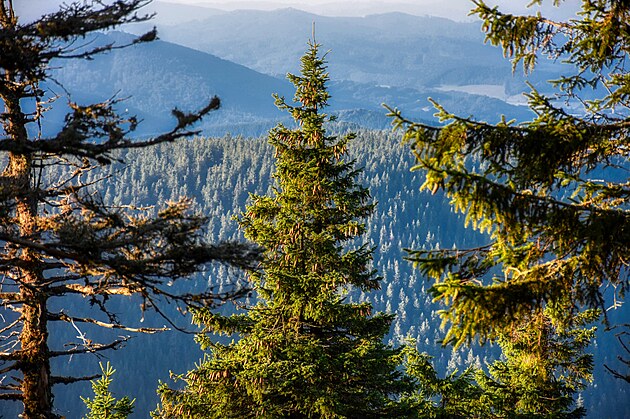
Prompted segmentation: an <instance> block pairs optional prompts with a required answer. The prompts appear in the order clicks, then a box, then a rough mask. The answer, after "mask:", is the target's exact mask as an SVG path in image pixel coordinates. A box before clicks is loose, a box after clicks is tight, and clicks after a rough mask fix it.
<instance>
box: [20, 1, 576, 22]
mask: <svg viewBox="0 0 630 419" xmlns="http://www.w3.org/2000/svg"><path fill="white" fill-rule="evenodd" d="M71 1H72V0H14V5H15V7H16V9H18V15H19V16H22V17H24V18H26V19H35V18H36V17H38V16H39V15H40V14H41V13H42V12H44V13H46V12H52V11H55V10H56V8H57V7H58V5H59V4H60V3H70V2H71ZM155 1H157V0H155ZM161 1H162V0H161ZM163 1H164V2H168V3H181V4H190V5H196V6H204V7H211V8H218V9H223V10H235V9H261V10H272V9H278V8H283V7H295V8H299V9H302V10H306V11H309V12H312V13H316V14H323V15H329V16H363V15H366V14H374V13H386V12H405V13H411V14H416V15H433V16H440V17H447V18H450V19H453V20H471V19H474V18H471V17H467V14H468V11H469V10H470V8H471V7H472V2H471V1H470V0H308V1H307V0H168V1H167V0H163ZM486 3H487V4H488V5H499V6H500V8H501V10H503V11H506V12H510V13H530V14H531V13H536V12H537V11H539V10H541V8H540V7H537V6H536V7H531V8H529V9H528V8H527V7H526V5H527V4H528V3H530V0H486ZM580 3H581V1H580V0H566V1H565V2H563V3H562V6H561V7H560V8H555V7H553V6H551V0H547V1H544V2H543V4H544V5H545V6H544V7H543V8H542V10H541V12H542V13H543V14H544V15H545V16H548V17H551V18H554V19H566V18H568V17H573V16H575V11H577V10H578V9H579V5H580Z"/></svg>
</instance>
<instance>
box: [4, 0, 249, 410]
mask: <svg viewBox="0 0 630 419" xmlns="http://www.w3.org/2000/svg"><path fill="white" fill-rule="evenodd" d="M146 3H147V1H145V0H119V1H115V2H111V3H103V2H100V1H90V2H80V3H79V2H75V3H70V4H64V5H63V6H61V9H60V10H59V11H58V12H56V13H53V14H49V15H46V16H43V17H41V18H40V19H39V20H37V21H35V22H32V23H20V22H19V19H18V17H17V16H16V15H15V11H14V9H13V2H12V1H11V0H2V1H0V76H1V77H0V98H1V99H2V102H3V104H4V112H3V113H2V114H1V115H0V121H1V123H2V128H3V131H2V133H1V134H0V135H1V137H0V153H1V155H0V161H1V162H2V164H3V165H5V168H4V171H3V172H2V174H1V175H0V245H1V246H2V250H1V251H0V274H1V275H2V278H3V281H2V289H1V290H0V304H1V305H2V307H3V309H6V310H7V312H3V313H2V318H3V321H4V324H3V326H2V328H1V332H0V333H1V335H0V348H2V349H1V351H2V352H0V374H1V375H2V378H0V399H2V400H17V401H22V403H23V404H24V413H23V417H24V418H38V419H39V418H52V417H55V414H54V412H53V404H52V387H53V386H54V385H55V384H59V383H63V384H69V383H72V382H75V381H77V380H83V379H89V378H93V377H60V376H55V375H52V374H51V371H50V360H51V358H54V357H60V356H68V355H76V354H82V353H94V352H98V351H101V350H105V349H109V348H117V347H119V346H120V345H121V344H122V343H123V342H124V341H125V339H126V337H121V338H119V339H116V340H114V341H110V342H106V343H97V342H93V341H92V340H90V339H88V338H87V337H84V338H83V339H82V340H81V341H78V342H72V343H70V344H69V347H66V348H65V349H61V348H50V347H49V345H48V337H49V336H48V335H49V322H69V323H71V324H72V326H73V327H74V328H76V329H79V327H80V325H81V324H82V323H84V324H85V323H89V324H91V325H97V326H102V327H105V328H115V329H121V330H126V331H134V332H148V333H151V332H155V331H156V330H155V329H149V328H131V327H126V326H124V325H122V324H120V322H119V321H118V319H117V318H116V316H115V315H114V314H113V313H111V312H110V311H109V310H108V308H107V307H108V304H107V303H108V301H109V300H110V299H112V298H116V297H120V298H128V297H131V296H138V297H139V300H140V301H142V307H143V309H144V308H146V307H150V308H153V309H155V310H156V311H158V313H162V312H161V311H160V309H159V307H160V302H161V301H164V300H170V301H175V302H177V303H181V304H193V305H198V306H202V305H205V304H211V303H213V302H215V301H217V299H218V298H220V297H222V296H217V295H214V294H212V293H211V292H208V291H207V290H204V291H203V292H202V293H200V294H198V295H189V294H186V295H180V294H176V293H174V292H173V291H172V289H170V288H168V287H167V280H168V281H171V280H174V279H178V278H183V277H186V276H188V275H190V274H192V273H194V272H196V271H197V270H198V269H199V267H200V266H201V264H203V263H206V262H209V261H212V260H218V261H224V262H229V263H233V264H236V265H246V264H248V260H249V259H248V258H247V256H248V252H249V250H250V248H249V247H247V246H240V245H235V244H225V245H217V246H211V245H208V244H206V243H204V242H203V241H202V240H201V231H200V229H201V227H202V226H203V223H204V220H203V218H202V217H199V216H197V215H194V214H191V213H190V212H189V211H188V203H187V201H185V200H182V201H181V202H176V203H172V204H169V205H168V206H166V207H165V208H164V209H162V210H161V211H160V212H159V213H158V215H157V216H156V217H150V216H149V215H148V214H145V213H143V212H142V211H140V210H137V211H134V210H132V209H129V210H124V209H122V208H113V207H111V206H107V205H105V204H103V202H101V201H100V199H99V197H98V195H97V194H95V193H94V192H93V191H91V190H90V187H91V186H92V185H89V184H86V183H85V182H84V181H83V179H84V178H83V175H84V174H85V173H86V172H88V171H90V170H92V169H93V168H95V167H96V166H98V165H105V164H108V163H110V162H111V161H112V159H113V158H114V157H113V153H114V152H115V151H116V150H119V149H127V148H135V147H146V146H149V145H152V144H158V143H162V142H166V141H174V140H176V139H178V138H181V137H185V136H188V135H191V134H193V133H194V131H190V130H189V126H190V125H191V124H193V123H194V122H196V121H198V120H199V119H200V118H201V117H202V116H203V115H204V114H205V113H207V112H209V111H211V110H213V109H216V108H217V107H218V106H219V100H218V99H217V98H213V99H212V100H211V101H210V103H209V104H208V105H207V106H206V107H205V108H204V109H202V110H201V111H200V112H196V113H191V114H186V113H183V112H181V111H178V110H175V111H173V113H174V116H175V117H176V118H177V122H176V125H175V127H174V128H173V130H172V131H170V132H167V133H165V134H163V135H160V136H158V137H156V138H152V139H147V140H142V141H133V140H131V139H130V138H129V135H130V134H131V133H132V131H133V130H134V128H135V126H136V123H137V121H136V120H135V118H126V119H125V118H123V117H121V116H119V115H118V114H117V113H116V111H115V110H114V105H115V103H112V102H106V103H98V104H95V105H89V106H80V105H78V104H75V103H72V102H70V103H69V107H70V113H69V114H68V115H67V116H66V118H65V121H64V124H63V128H62V129H61V131H59V132H58V133H57V134H56V135H53V136H50V137H45V136H44V135H42V133H41V131H39V132H38V127H41V120H42V117H43V114H44V112H45V110H46V107H47V106H48V103H47V102H46V100H47V97H46V92H45V91H43V89H42V83H43V82H44V81H47V80H49V78H50V66H51V62H52V60H56V61H55V65H59V63H60V62H61V61H60V60H63V59H67V58H85V59H89V58H91V57H93V56H94V55H96V54H98V53H102V52H106V51H109V50H111V49H113V48H121V47H124V45H105V46H99V47H90V40H89V39H85V37H86V36H87V35H89V34H90V33H92V32H94V31H102V30H106V29H110V28H113V27H116V26H119V25H121V24H126V23H132V22H140V21H144V20H147V19H148V18H149V16H142V15H138V14H137V13H136V12H137V11H138V9H139V8H140V7H142V6H143V5H145V4H146ZM154 38H155V31H151V32H149V33H147V34H145V35H143V36H141V37H139V38H137V39H136V40H135V41H134V42H133V43H134V44H135V43H141V42H147V41H151V40H152V39H154ZM84 39H85V40H84ZM60 167H64V168H66V170H65V172H64V173H66V175H62V176H61V178H51V177H50V176H49V173H50V171H51V170H53V169H59V168H60ZM72 296H79V297H84V298H82V299H73V301H75V303H76V302H77V301H82V302H83V304H85V303H88V304H89V306H92V307H97V308H99V309H100V311H101V312H102V313H101V317H100V318H94V317H82V315H83V312H82V313H81V314H79V315H76V314H73V313H72V312H70V310H68V309H67V308H64V309H63V310H60V311H51V308H50V307H51V302H52V301H54V300H58V299H60V298H62V299H63V298H64V297H70V298H71V297H72ZM71 299H72V298H71ZM66 300H67V299H66ZM66 300H63V301H66ZM62 304H63V303H62ZM86 307H87V306H86ZM8 310H13V312H14V313H15V314H13V315H12V314H11V313H10V312H8ZM80 335H81V333H80ZM16 372H17V373H18V374H17V376H16ZM12 381H13V382H12Z"/></svg>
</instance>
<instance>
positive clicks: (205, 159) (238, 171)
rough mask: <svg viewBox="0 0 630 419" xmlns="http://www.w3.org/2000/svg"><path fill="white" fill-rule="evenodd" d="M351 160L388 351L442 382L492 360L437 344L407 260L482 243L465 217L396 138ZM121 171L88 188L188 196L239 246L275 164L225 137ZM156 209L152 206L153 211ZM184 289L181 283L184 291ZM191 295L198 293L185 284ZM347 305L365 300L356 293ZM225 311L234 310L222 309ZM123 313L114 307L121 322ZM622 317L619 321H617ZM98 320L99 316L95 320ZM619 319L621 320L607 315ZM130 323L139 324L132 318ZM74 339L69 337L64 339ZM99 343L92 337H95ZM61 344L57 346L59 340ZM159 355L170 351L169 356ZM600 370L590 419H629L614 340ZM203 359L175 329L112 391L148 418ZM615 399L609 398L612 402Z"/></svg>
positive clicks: (381, 134)
mask: <svg viewBox="0 0 630 419" xmlns="http://www.w3.org/2000/svg"><path fill="white" fill-rule="evenodd" d="M350 152H351V155H352V156H353V157H354V158H356V159H357V166H358V167H364V168H365V171H364V173H363V174H362V177H361V182H362V183H363V184H364V185H365V186H367V187H368V188H369V190H370V191H371V193H372V195H373V197H374V199H375V201H377V202H378V204H377V206H376V212H375V214H374V216H373V217H372V218H371V219H370V220H369V223H368V235H369V238H370V242H371V243H372V244H373V246H374V247H375V252H374V264H375V268H376V269H377V270H378V272H379V274H380V275H381V276H382V277H383V278H384V281H383V287H382V289H381V290H380V291H377V292H373V293H371V296H370V298H369V301H371V302H372V303H373V304H374V307H375V309H376V310H378V311H384V312H391V313H395V314H396V319H395V320H394V324H393V326H392V334H391V336H390V337H389V341H390V342H391V343H394V344H399V343H401V342H403V341H404V340H405V339H406V338H414V339H416V340H417V342H418V346H419V349H420V350H421V351H426V352H428V353H430V354H431V355H433V356H434V357H435V358H434V361H435V366H436V369H437V370H438V371H440V372H441V373H442V374H445V373H446V372H447V371H453V370H455V369H457V370H459V371H462V370H463V369H464V368H465V367H466V366H467V365H468V364H470V363H479V365H482V366H483V365H484V364H485V362H486V361H488V362H489V361H492V360H493V359H494V358H495V357H496V355H497V354H498V352H497V350H496V349H493V348H492V347H483V348H473V349H470V348H464V349H462V350H460V351H457V352H453V351H452V349H451V348H449V347H446V348H443V347H441V345H440V344H439V340H440V338H441V337H442V336H443V332H442V331H441V330H440V320H439V319H438V317H437V314H436V311H437V310H439V309H440V307H439V306H437V305H436V304H433V303H432V302H431V297H430V296H429V295H428V294H426V292H425V291H426V290H427V289H428V283H426V282H425V280H424V279H423V278H422V277H421V275H420V274H419V273H418V271H416V270H414V269H413V268H412V266H411V265H410V263H408V262H406V261H405V260H404V257H405V255H406V253H405V252H404V250H403V249H404V248H417V247H420V246H422V245H428V246H430V247H433V248H438V247H441V248H450V247H451V246H452V245H453V243H454V241H455V240H456V241H457V242H458V243H465V244H466V245H469V246H476V245H480V244H483V243H484V238H483V237H482V236H479V235H478V234H476V233H474V232H472V231H471V230H467V229H465V228H464V223H463V216H462V215H460V214H455V213H453V212H452V210H451V208H450V206H449V205H448V203H447V202H446V200H445V199H444V198H443V197H442V196H441V195H439V194H438V195H431V194H429V193H426V192H419V190H418V189H419V185H420V184H421V183H422V176H421V175H420V174H418V173H416V172H411V171H410V168H411V167H412V165H413V157H412V156H411V154H410V153H409V152H408V150H407V149H406V148H405V147H404V146H402V145H401V144H400V139H399V138H398V136H396V135H393V134H392V133H391V132H388V131H360V132H359V137H358V138H357V139H356V140H354V141H353V142H351V146H350ZM120 157H121V158H123V159H124V160H126V161H127V162H128V164H126V165H118V164H116V165H112V166H111V167H109V168H107V170H106V172H104V173H91V174H90V175H89V176H88V177H86V178H85V180H86V181H91V180H93V179H95V178H97V177H101V176H103V175H106V174H108V173H109V174H111V173H117V176H116V177H112V180H105V182H104V183H103V184H102V186H101V193H102V195H103V197H104V199H105V201H106V202H110V203H112V204H115V205H141V206H144V205H160V204H163V203H164V202H166V201H169V200H176V199H178V198H179V197H181V196H190V197H192V198H193V199H194V201H195V207H196V208H197V209H199V210H200V211H201V212H202V213H203V214H204V215H206V216H207V217H208V221H209V224H208V229H207V237H208V239H209V240H211V241H218V240H222V239H242V235H241V233H240V232H239V231H238V230H237V227H236V222H235V221H234V220H233V217H234V216H235V215H237V214H239V213H240V212H241V211H243V210H244V209H245V205H246V203H247V202H248V194H249V193H263V194H264V193H266V192H268V189H269V188H270V185H271V179H270V173H271V172H272V170H273V164H274V158H273V154H272V150H271V148H270V146H269V145H268V144H267V142H266V140H265V139H264V138H258V139H250V138H241V137H229V136H228V137H224V138H219V139H212V138H195V139H193V140H190V141H185V142H180V143H178V144H167V145H166V144H165V145H161V146H159V147H156V148H153V149H146V150H141V151H133V152H129V153H127V154H125V155H121V156H120ZM156 209H157V207H156ZM241 275H242V274H239V273H238V272H236V271H234V270H231V269H228V268H225V267H222V266H215V267H212V268H211V269H210V270H209V271H207V272H205V273H204V274H203V275H200V276H198V277H197V278H196V281H202V282H207V284H208V285H209V286H214V287H216V289H217V290H227V289H230V288H231V287H233V285H234V283H235V282H238V280H239V278H242V276H241ZM181 285H183V284H180V286H181ZM190 287H191V289H193V288H194V287H193V286H192V285H191V286H190ZM349 298H350V299H351V300H353V301H363V300H365V299H366V298H367V296H366V294H362V293H361V292H352V293H351V294H350V296H349ZM223 310H231V308H230V306H229V305H228V306H225V307H224V308H223ZM128 311H129V307H128V306H127V305H120V306H119V313H120V315H121V318H125V317H126V315H125V313H126V312H128ZM619 314H621V313H619ZM97 315H98V314H97ZM171 315H172V317H173V318H174V319H176V320H177V323H178V324H179V325H188V323H189V318H188V317H182V316H180V315H178V314H177V313H175V311H173V313H171ZM613 315H615V316H616V315H617V314H613ZM129 320H130V322H131V321H133V322H137V321H138V320H139V318H138V317H137V315H136V316H133V317H132V318H131V319H129ZM143 324H144V325H160V326H161V325H163V324H164V322H163V320H162V319H159V318H149V317H147V318H146V319H145V322H144V323H143ZM75 334H76V331H75V330H72V329H69V330H68V331H67V334H66V335H65V336H64V337H68V338H71V337H73V336H74V335H75ZM91 336H92V337H93V338H95V337H96V336H98V335H93V334H92V335H91ZM59 343H63V342H59ZM164 348H168V351H165V350H164ZM593 349H594V351H595V353H596V364H597V365H598V369H597V370H596V375H595V384H594V386H593V387H592V388H590V389H588V390H587V391H586V392H585V393H584V395H583V399H584V404H585V405H586V407H587V408H588V410H589V411H590V412H591V414H594V412H597V413H596V414H594V416H593V417H602V416H600V415H604V416H605V417H619V418H621V417H624V415H627V414H630V403H628V402H627V400H628V390H627V388H626V387H624V386H623V385H620V384H619V383H618V382H617V381H615V380H613V379H612V377H610V375H609V374H607V373H606V372H604V371H603V367H602V363H603V362H606V363H608V364H609V365H611V366H613V365H616V361H615V359H614V358H615V356H616V354H618V353H620V352H619V351H620V348H619V347H618V345H617V344H616V343H615V341H614V339H612V336H611V333H608V334H607V337H606V338H604V339H600V340H599V341H598V342H597V345H595V346H594V347H593ZM200 357H201V353H200V351H199V350H198V345H197V344H196V343H195V342H194V341H193V336H191V335H185V334H182V333H179V332H176V331H170V332H164V333H162V334H159V335H157V336H150V337H147V336H139V337H136V338H134V339H132V340H131V341H130V342H129V343H128V345H127V347H126V348H125V349H124V350H123V351H120V352H112V353H110V354H108V359H110V360H111V362H112V364H113V366H114V367H115V368H117V370H118V372H117V374H116V376H115V377H114V385H113V389H114V391H115V392H116V393H118V394H121V395H123V394H124V395H129V396H131V397H136V398H137V399H138V400H137V402H136V403H137V405H138V408H137V411H136V414H135V415H134V417H146V413H147V411H149V410H151V409H153V408H154V407H155V404H156V402H157V397H156V395H155V388H156V387H157V380H158V379H161V380H168V371H169V370H172V371H173V372H177V373H182V372H185V371H187V370H189V369H190V368H192V366H193V364H194V363H195V362H197V361H198V360H199V359H200ZM97 362H98V359H96V358H94V357H91V356H83V357H75V358H73V359H72V360H71V362H69V363H67V364H63V365H58V367H59V368H62V369H64V370H66V369H73V370H76V369H82V368H83V367H82V366H83V365H86V364H84V363H89V364H96V363H97ZM88 393H89V386H88V385H87V384H86V385H75V386H74V387H68V388H64V387H60V388H57V397H56V403H57V405H58V406H59V409H60V410H61V412H63V413H65V414H67V415H68V416H69V417H71V416H74V415H76V414H77V413H76V412H77V410H76V409H77V408H78V407H82V405H81V404H80V403H79V402H78V399H77V397H78V394H84V395H85V394H88ZM611 400H615V401H616V402H615V403H614V404H611V403H610V402H611Z"/></svg>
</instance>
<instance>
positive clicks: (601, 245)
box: [392, 0, 630, 344]
mask: <svg viewBox="0 0 630 419" xmlns="http://www.w3.org/2000/svg"><path fill="white" fill-rule="evenodd" d="M536 3H541V1H534V2H532V4H536ZM554 3H555V4H556V5H557V6H558V5H560V4H561V3H562V2H561V1H554ZM475 4H476V8H475V9H474V10H473V13H475V14H477V15H478V16H480V17H481V19H483V22H484V23H483V29H484V30H485V31H486V33H487V40H489V41H490V42H492V43H493V44H495V45H501V46H502V48H503V50H504V52H505V54H506V55H509V56H511V57H513V59H514V65H515V66H516V65H517V64H518V63H519V62H522V63H523V65H524V67H525V70H526V71H531V70H533V69H534V67H535V65H536V62H537V59H538V58H539V57H540V56H541V55H547V56H550V57H551V58H553V59H565V60H566V61H567V62H568V63H570V64H571V65H572V66H573V67H572V68H574V69H575V74H572V75H568V76H564V77H561V78H560V79H558V80H557V81H553V82H552V84H553V86H554V87H555V88H556V89H557V92H558V97H557V98H550V97H546V96H544V95H543V94H541V93H539V92H537V91H536V90H532V92H531V93H530V94H529V106H530V109H531V110H532V111H533V112H534V114H535V118H534V120H533V121H531V122H527V123H522V124H518V125H516V124H515V123H513V122H508V121H501V122H500V123H498V124H496V125H492V124H489V123H483V122H477V121H474V120H471V119H466V118H461V117H458V116H456V115H453V114H450V113H448V112H447V111H446V110H444V109H443V108H441V107H439V105H437V109H438V111H439V112H438V115H439V117H440V118H441V119H442V121H444V122H447V124H446V125H444V126H442V127H432V126H427V125H423V124H417V123H414V122H413V121H409V120H407V119H405V118H404V117H403V116H402V115H401V114H400V112H398V111H392V115H393V117H394V121H395V124H396V125H397V126H398V127H401V128H404V129H405V138H406V140H407V141H409V142H411V144H412V147H413V150H414V153H415V155H416V157H417V162H418V166H417V167H416V168H417V169H420V170H423V171H424V172H425V173H426V179H425V182H424V184H423V188H425V189H428V190H430V191H433V192H436V191H438V190H443V191H444V192H445V193H446V194H447V195H448V196H450V197H451V198H452V202H453V205H454V207H455V208H456V209H457V210H460V211H462V212H465V213H466V218H467V222H469V223H471V224H472V225H473V226H474V227H476V228H477V229H479V230H480V231H482V232H487V233H489V243H488V244H487V245H486V246H482V247H480V248H476V249H448V250H437V251H423V250H419V251H414V252H412V254H411V258H412V259H413V260H414V261H416V262H417V263H418V265H419V266H420V268H421V269H422V270H423V271H424V272H425V273H426V274H428V275H429V276H431V277H433V278H435V280H436V282H435V284H434V285H433V287H432V289H431V292H432V293H433V295H434V296H435V298H436V299H437V300H440V301H442V302H443V303H445V305H446V309H445V311H444V312H443V318H444V321H445V322H446V323H448V324H449V325H450V327H449V330H448V334H447V337H446V340H447V341H448V342H454V343H456V344H461V343H464V342H467V341H469V340H471V339H473V338H479V339H481V340H485V339H487V338H490V339H494V338H497V337H499V336H502V335H505V334H509V332H510V330H511V329H512V328H513V327H518V326H519V325H522V324H523V322H524V321H526V320H527V319H528V318H529V316H531V315H532V314H533V313H536V312H538V311H540V310H542V309H544V308H545V307H547V306H556V307H557V306H558V305H559V304H562V306H563V308H564V309H563V310H555V311H554V315H555V316H557V318H556V319H554V320H557V321H561V322H564V323H565V325H564V326H567V325H568V324H570V322H571V321H572V318H573V317H574V316H575V315H576V313H578V312H579V311H580V310H582V309H583V308H584V307H591V308H599V309H605V308H607V307H606V304H607V303H606V299H607V298H609V301H610V299H616V298H619V297H620V296H623V294H624V292H625V291H626V289H627V287H628V272H629V271H628V268H627V261H628V260H629V258H630V213H629V212H628V211H629V209H630V183H629V182H628V176H627V172H626V170H627V158H628V145H629V144H628V143H629V137H628V133H629V130H630V108H629V107H630V74H629V73H628V71H627V70H628V67H627V63H628V59H629V58H630V57H629V56H628V55H629V53H630V26H629V25H628V22H630V5H629V4H628V2H620V1H604V0H597V1H590V0H589V1H583V2H582V8H581V11H580V14H579V18H578V19H575V20H570V21H567V22H554V21H552V20H549V19H546V18H544V17H542V16H512V15H509V14H502V13H501V12H499V11H498V10H497V9H496V8H489V7H488V6H486V5H485V4H484V3H483V2H482V1H475ZM557 99H564V101H561V100H557ZM578 106H579V107H580V108H579V109H577V107H578ZM606 294H607V295H606ZM566 302H568V304H566V305H565V303H566ZM602 312H604V313H605V311H602Z"/></svg>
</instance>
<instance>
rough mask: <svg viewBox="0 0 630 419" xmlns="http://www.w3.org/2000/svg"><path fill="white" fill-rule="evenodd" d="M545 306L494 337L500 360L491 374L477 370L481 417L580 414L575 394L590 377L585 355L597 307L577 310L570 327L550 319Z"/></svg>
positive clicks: (582, 413)
mask: <svg viewBox="0 0 630 419" xmlns="http://www.w3.org/2000/svg"><path fill="white" fill-rule="evenodd" d="M554 317H556V316H554V315H553V313H550V311H549V310H547V311H546V312H540V313H536V314H533V315H531V316H530V317H529V318H528V319H527V320H526V321H525V322H524V323H523V324H521V325H519V326H517V327H514V328H513V330H512V331H511V332H510V333H509V334H504V335H502V336H501V337H500V338H499V339H498V343H499V345H500V346H501V350H502V352H503V356H504V359H501V360H498V361H495V362H493V363H492V364H491V365H490V366H489V368H488V369H489V373H485V372H483V371H482V370H478V371H477V373H476V381H477V384H478V386H479V392H480V397H479V399H478V403H477V404H478V408H477V410H478V411H481V412H483V414H482V415H481V416H480V417H501V418H581V417H584V416H585V415H586V409H585V408H584V406H582V405H580V404H578V403H576V400H575V397H576V395H577V394H578V393H579V392H580V391H582V390H584V389H585V388H586V385H587V383H588V382H590V381H592V373H591V372H592V369H593V356H592V355H591V354H588V353H585V350H586V348H587V347H588V346H589V345H590V343H591V341H592V339H593V337H594V335H595V328H594V327H587V326H588V324H589V323H592V322H593V321H595V320H597V318H598V317H599V314H598V313H597V312H596V311H595V310H589V311H586V312H583V313H580V314H579V315H578V316H577V318H576V319H574V321H573V325H572V326H571V327H565V326H563V325H562V324H560V323H558V322H557V321H554Z"/></svg>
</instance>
